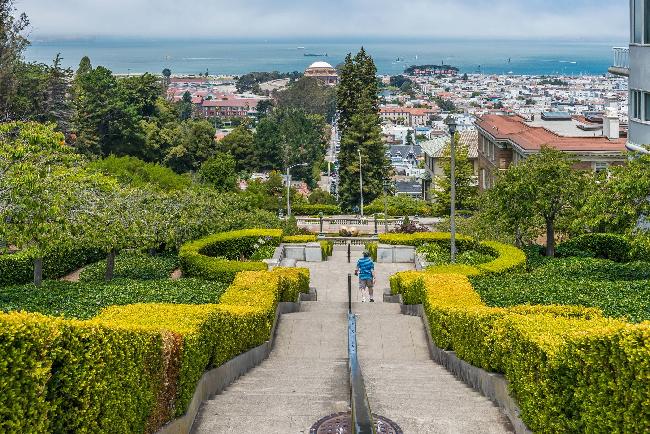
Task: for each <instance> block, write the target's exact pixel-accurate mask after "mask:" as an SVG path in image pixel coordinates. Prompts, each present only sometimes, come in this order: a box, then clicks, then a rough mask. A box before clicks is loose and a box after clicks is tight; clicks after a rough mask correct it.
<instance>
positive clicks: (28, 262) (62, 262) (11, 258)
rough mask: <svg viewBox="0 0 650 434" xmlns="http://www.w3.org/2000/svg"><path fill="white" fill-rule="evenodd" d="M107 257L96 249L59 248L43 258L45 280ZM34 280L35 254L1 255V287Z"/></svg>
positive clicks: (55, 277)
mask: <svg viewBox="0 0 650 434" xmlns="http://www.w3.org/2000/svg"><path fill="white" fill-rule="evenodd" d="M105 256H106V253H105V252H103V251H102V250H101V249H99V248H96V247H84V246H74V247H57V248H55V249H54V250H53V251H52V252H51V253H49V254H47V255H45V257H44V258H43V278H45V279H58V278H59V277H63V276H65V275H66V274H68V273H71V272H73V271H74V270H76V269H78V268H81V267H83V266H84V265H86V264H90V263H93V262H96V261H99V260H100V259H102V258H104V257H105ZM33 279H34V254H33V252H30V251H24V252H18V253H13V254H0V286H7V285H20V284H22V283H28V282H31V281H32V280H33Z"/></svg>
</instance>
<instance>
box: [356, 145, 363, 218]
mask: <svg viewBox="0 0 650 434" xmlns="http://www.w3.org/2000/svg"><path fill="white" fill-rule="evenodd" d="M357 151H358V152H359V193H360V194H361V217H363V173H361V149H357Z"/></svg>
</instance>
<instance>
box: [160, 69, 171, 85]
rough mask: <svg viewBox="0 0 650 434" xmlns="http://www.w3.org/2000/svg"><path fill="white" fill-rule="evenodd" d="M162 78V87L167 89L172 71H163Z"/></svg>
mask: <svg viewBox="0 0 650 434" xmlns="http://www.w3.org/2000/svg"><path fill="white" fill-rule="evenodd" d="M162 76H163V86H165V89H167V88H168V87H169V83H170V82H171V76H172V70H171V69H169V68H165V69H163V70H162Z"/></svg>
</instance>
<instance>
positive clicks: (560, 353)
mask: <svg viewBox="0 0 650 434" xmlns="http://www.w3.org/2000/svg"><path fill="white" fill-rule="evenodd" d="M621 238H622V237H602V236H599V235H596V236H585V237H584V239H582V240H579V241H574V242H570V243H571V244H568V245H565V246H564V247H563V246H562V245H560V246H559V247H558V251H559V252H560V253H562V252H563V253H562V254H564V255H565V256H567V257H565V258H542V257H540V256H538V254H537V253H533V254H531V255H529V258H528V261H527V260H526V257H525V256H524V254H523V252H521V251H518V250H517V249H514V248H512V247H510V246H504V247H502V246H501V245H499V243H481V244H484V245H487V244H489V245H490V246H491V247H492V248H493V249H494V251H495V252H496V253H497V255H496V256H497V257H496V259H494V260H493V261H491V262H486V263H483V264H477V265H473V266H471V265H470V266H468V265H450V266H444V265H443V266H434V267H432V268H429V269H427V270H425V271H423V272H402V273H397V274H396V275H394V276H392V277H391V289H392V291H393V293H395V294H397V293H399V294H402V296H403V299H404V302H405V303H407V304H422V305H423V307H424V311H425V312H426V315H427V320H428V322H429V327H430V330H431V337H432V339H433V341H434V343H435V344H436V345H437V346H438V347H440V348H442V349H446V350H453V351H455V353H456V355H457V356H458V357H460V358H461V359H463V360H465V361H467V362H469V363H470V364H473V365H475V366H478V367H480V368H483V369H486V370H488V371H493V372H497V373H502V374H504V375H505V377H506V378H507V380H508V383H509V392H510V393H511V395H513V396H514V398H515V399H516V400H517V402H518V404H519V406H520V408H521V417H522V419H523V421H524V422H525V423H526V424H527V426H528V427H529V428H530V429H531V430H533V431H534V432H647V431H648V430H650V408H649V407H648V405H647V403H648V401H647V397H648V390H650V376H649V375H648V373H649V372H650V322H648V321H645V322H641V321H644V320H647V319H648V317H649V315H648V313H649V310H648V302H647V300H648V295H650V263H648V262H643V261H638V252H639V251H640V250H638V249H637V247H635V246H634V243H627V244H626V243H625V240H622V239H621ZM434 239H435V242H437V243H438V244H440V243H444V241H443V240H448V234H438V235H433V234H414V235H411V236H388V238H384V240H383V241H384V242H391V241H392V242H393V243H394V244H410V245H416V246H423V245H426V244H427V243H431V242H433V240H434ZM460 240H461V245H462V244H467V243H468V242H469V243H471V239H468V238H467V237H462V236H461V237H460ZM615 246H618V247H615ZM511 249H514V250H517V251H518V252H519V253H518V254H516V253H515V252H513V250H511ZM571 255H579V257H575V256H574V257H572V256H571ZM604 256H607V257H611V258H615V259H617V260H619V261H620V262H614V261H612V260H611V259H603V257H604Z"/></svg>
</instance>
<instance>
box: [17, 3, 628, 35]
mask: <svg viewBox="0 0 650 434" xmlns="http://www.w3.org/2000/svg"><path fill="white" fill-rule="evenodd" d="M628 3H629V2H628V0H345V1H344V0H292V1H289V0H228V1H226V0H202V1H189V0H185V1H184V0H17V1H16V6H17V7H18V9H19V10H21V11H25V12H27V14H28V15H29V17H30V20H31V22H32V35H33V36H36V37H40V36H86V35H111V36H152V37H164V36H170V37H227V38H232V39H244V38H275V37H294V36H295V37H305V36H314V37H343V38H344V37H347V36H369V37H380V38H384V37H385V38H391V37H432V36H434V37H441V36H442V37H444V36H446V37H482V36H488V37H504V38H527V37H533V38H540V37H558V38H589V39H598V40H607V39H621V38H623V39H624V38H626V37H627V35H628V32H629V31H628V29H629V24H628V21H629V13H628V8H629V6H628Z"/></svg>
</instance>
